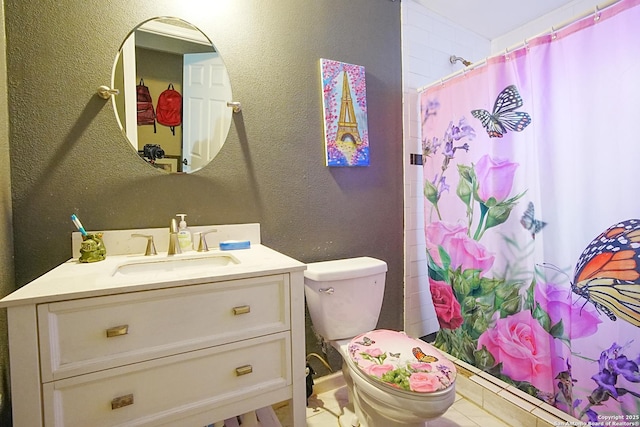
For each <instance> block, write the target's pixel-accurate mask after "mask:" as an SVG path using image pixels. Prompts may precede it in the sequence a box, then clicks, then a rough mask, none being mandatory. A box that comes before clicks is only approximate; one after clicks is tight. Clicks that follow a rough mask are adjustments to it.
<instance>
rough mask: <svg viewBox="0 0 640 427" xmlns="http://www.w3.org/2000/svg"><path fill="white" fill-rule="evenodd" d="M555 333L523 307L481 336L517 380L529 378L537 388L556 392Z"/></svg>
mask: <svg viewBox="0 0 640 427" xmlns="http://www.w3.org/2000/svg"><path fill="white" fill-rule="evenodd" d="M552 341H553V337H551V335H549V334H548V333H547V331H545V330H544V328H543V327H542V326H541V325H540V323H538V321H537V320H536V319H534V318H533V317H532V316H531V312H530V311H521V312H519V313H516V314H514V315H512V316H509V317H506V318H504V319H499V320H498V321H497V322H496V325H495V327H494V328H493V329H488V330H487V331H485V332H484V333H483V334H482V335H480V338H479V339H478V349H481V348H482V347H483V346H484V347H486V349H487V351H489V353H491V355H492V356H493V358H494V359H495V361H496V364H498V363H502V373H503V374H505V375H507V376H508V377H509V378H511V379H512V380H515V381H527V382H529V383H531V384H532V385H533V386H534V387H536V388H537V389H539V390H541V391H543V392H546V393H553V381H554V380H553V375H552V366H551V365H552V364H551V363H550V362H551V359H552V357H551V346H552V345H553V344H552Z"/></svg>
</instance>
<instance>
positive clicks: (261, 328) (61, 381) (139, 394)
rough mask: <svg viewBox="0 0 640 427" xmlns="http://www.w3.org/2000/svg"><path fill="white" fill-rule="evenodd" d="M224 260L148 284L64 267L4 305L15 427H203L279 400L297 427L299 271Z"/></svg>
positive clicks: (271, 262) (267, 258) (274, 256)
mask: <svg viewBox="0 0 640 427" xmlns="http://www.w3.org/2000/svg"><path fill="white" fill-rule="evenodd" d="M252 251H253V253H251V252H252ZM233 252H234V255H236V256H237V257H238V259H239V260H240V261H241V262H240V264H238V265H237V266H232V267H229V268H226V267H225V268H223V269H219V270H217V271H216V272H215V274H212V275H209V276H208V277H201V278H189V279H182V280H170V281H157V282H156V283H146V282H145V281H144V280H140V278H136V280H131V279H127V280H122V279H119V280H120V281H119V282H118V281H115V282H114V283H111V284H109V280H102V279H99V277H100V271H103V272H104V274H105V275H107V276H108V275H109V274H110V273H109V272H111V271H113V269H114V265H115V263H117V262H118V259H115V260H114V258H118V257H112V258H110V257H108V258H107V260H105V261H102V262H100V263H95V265H87V264H85V265H80V264H78V263H76V262H75V261H70V262H68V263H65V264H63V265H62V266H60V267H58V268H56V269H54V270H52V271H51V272H49V273H47V274H45V275H44V276H42V277H41V278H39V279H36V280H35V281H34V282H32V283H30V284H28V285H26V286H25V287H23V288H21V289H19V290H18V291H16V292H15V293H13V294H11V295H9V296H7V297H5V298H4V299H3V300H2V301H0V305H1V306H4V307H7V310H8V320H9V351H10V356H11V383H12V404H13V419H14V426H15V427H34V426H46V427H50V426H56V427H62V426H65V427H84V426H91V427H100V426H108V427H114V426H180V427H185V426H194V427H202V426H206V425H210V424H213V423H214V422H219V421H222V420H225V419H228V418H231V417H233V416H235V415H240V414H244V413H247V412H250V411H253V410H256V409H259V408H263V407H267V406H269V405H273V404H276V403H279V402H282V401H286V400H289V401H290V405H289V407H290V408H291V412H292V414H291V420H292V422H293V425H295V426H296V427H298V426H304V425H306V421H305V410H306V409H305V401H306V394H305V377H304V376H305V355H304V291H303V270H304V265H303V264H301V263H299V262H297V261H295V260H293V259H291V258H288V257H286V256H284V255H282V254H279V253H277V252H275V251H272V250H270V249H268V248H266V247H264V246H259V245H258V246H257V247H253V248H252V249H251V250H248V251H244V252H243V251H233ZM161 256H162V255H161ZM243 257H244V259H243ZM99 264H102V265H99ZM111 264H113V265H111ZM73 271H76V272H77V274H76V275H74V274H72V272H73ZM92 276H93V279H91V277H92Z"/></svg>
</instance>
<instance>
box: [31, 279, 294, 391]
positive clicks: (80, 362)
mask: <svg viewBox="0 0 640 427" xmlns="http://www.w3.org/2000/svg"><path fill="white" fill-rule="evenodd" d="M289 311H290V309H289V276H288V275H274V276H265V277H257V278H251V279H242V280H232V281H227V282H219V283H208V284H202V285H192V286H181V287H175V288H169V289H160V290H153V291H143V292H134V293H127V294H120V295H113V296H104V297H96V298H85V299H78V300H72V301H64V302H57V303H51V304H42V305H39V306H38V329H39V338H40V352H41V368H42V380H43V382H48V381H52V380H57V379H62V378H68V377H71V376H75V375H80V374H85V373H89V372H94V371H98V370H102V369H108V368H113V367H117V366H121V365H124V364H131V363H136V362H142V361H144V360H148V359H152V358H158V357H164V356H169V355H173V354H177V353H182V352H186V351H193V350H198V349H201V348H205V347H210V346H213V345H218V344H223V343H229V342H234V341H239V340H245V339H248V338H252V337H257V336H261V335H265V334H269V333H274V332H280V331H285V330H288V329H289V323H290V322H289Z"/></svg>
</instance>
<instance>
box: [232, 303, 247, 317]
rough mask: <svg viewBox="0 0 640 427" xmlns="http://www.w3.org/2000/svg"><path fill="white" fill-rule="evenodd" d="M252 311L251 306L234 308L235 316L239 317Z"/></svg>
mask: <svg viewBox="0 0 640 427" xmlns="http://www.w3.org/2000/svg"><path fill="white" fill-rule="evenodd" d="M250 311H251V306H250V305H241V306H239V307H233V314H234V316H237V315H238V314H247V313H249V312H250Z"/></svg>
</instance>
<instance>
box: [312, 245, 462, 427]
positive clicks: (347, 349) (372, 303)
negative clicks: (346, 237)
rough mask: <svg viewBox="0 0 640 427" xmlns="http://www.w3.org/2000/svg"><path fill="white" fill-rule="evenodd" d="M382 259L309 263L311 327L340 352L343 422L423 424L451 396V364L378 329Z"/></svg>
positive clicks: (426, 347)
mask: <svg viewBox="0 0 640 427" xmlns="http://www.w3.org/2000/svg"><path fill="white" fill-rule="evenodd" d="M386 272H387V264H386V263H385V262H384V261H381V260H379V259H375V258H370V257H359V258H349V259H340V260H334V261H324V262H316V263H310V264H307V270H306V271H305V273H304V276H305V278H304V283H305V287H304V288H305V298H306V301H307V306H308V309H309V314H310V316H311V322H312V324H313V327H314V329H315V330H316V332H317V333H318V334H319V335H320V336H321V337H322V338H323V339H324V340H325V341H327V342H329V343H330V344H331V345H332V346H333V347H334V348H335V349H336V350H338V352H339V353H340V355H341V356H342V362H343V363H342V374H343V376H344V379H345V382H346V384H347V388H348V391H349V401H350V404H349V405H348V406H347V407H345V408H344V411H343V414H342V415H341V416H340V418H339V421H340V426H342V427H357V426H360V427H396V426H398V427H399V426H404V427H424V426H426V425H427V421H428V420H430V419H434V418H437V417H439V416H441V415H442V414H444V413H445V412H446V411H447V409H449V407H450V406H451V405H452V404H453V402H454V400H455V377H456V369H455V365H454V364H453V363H452V362H451V361H450V360H449V359H448V358H447V357H445V356H444V355H443V354H442V353H441V352H440V351H439V350H437V349H436V348H435V347H433V346H431V345H430V344H427V343H426V342H424V341H421V340H418V339H414V338H411V337H409V336H407V335H406V334H405V333H404V332H397V331H390V330H385V329H378V330H376V329H375V327H376V325H377V323H378V317H379V315H380V309H381V307H382V299H383V296H384V285H385V277H386Z"/></svg>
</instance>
